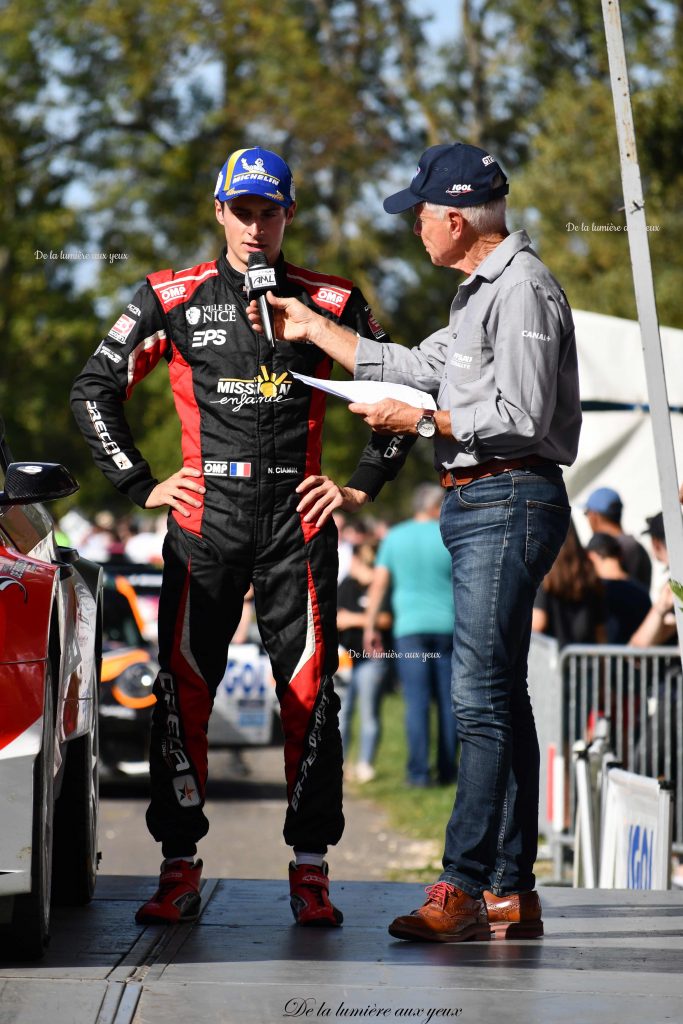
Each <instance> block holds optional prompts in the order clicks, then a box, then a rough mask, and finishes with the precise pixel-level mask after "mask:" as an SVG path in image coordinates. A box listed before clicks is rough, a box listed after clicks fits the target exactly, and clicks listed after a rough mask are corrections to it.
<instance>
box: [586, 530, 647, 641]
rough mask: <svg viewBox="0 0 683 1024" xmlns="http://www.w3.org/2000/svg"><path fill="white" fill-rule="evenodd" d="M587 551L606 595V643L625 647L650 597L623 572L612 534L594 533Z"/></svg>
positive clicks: (640, 619)
mask: <svg viewBox="0 0 683 1024" xmlns="http://www.w3.org/2000/svg"><path fill="white" fill-rule="evenodd" d="M586 551H587V553H588V557H589V558H590V560H591V562H592V563H593V565H594V567H595V571H596V573H597V574H598V576H599V577H600V579H601V580H602V585H603V588H604V592H605V615H606V622H605V626H606V630H607V643H608V644H627V643H628V642H629V640H630V638H631V635H632V634H633V633H634V632H635V631H636V629H637V628H638V626H640V624H641V622H642V621H643V619H644V618H645V616H646V615H647V613H648V612H649V610H650V606H651V603H652V602H651V601H650V595H649V594H648V592H647V590H646V589H645V587H643V586H642V585H641V584H640V583H636V581H635V580H634V579H632V578H631V577H630V576H629V575H628V573H627V572H626V570H625V569H624V567H623V565H622V562H621V545H620V544H619V541H618V540H617V538H616V537H614V536H613V535H612V534H609V533H594V534H593V536H592V537H591V539H590V541H589V542H588V545H587V547H586Z"/></svg>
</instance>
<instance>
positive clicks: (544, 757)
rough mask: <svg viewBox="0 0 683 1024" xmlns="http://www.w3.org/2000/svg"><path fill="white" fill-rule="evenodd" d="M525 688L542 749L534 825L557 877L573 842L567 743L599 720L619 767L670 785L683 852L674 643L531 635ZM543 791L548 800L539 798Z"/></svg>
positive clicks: (682, 707) (676, 837) (680, 708)
mask: <svg viewBox="0 0 683 1024" xmlns="http://www.w3.org/2000/svg"><path fill="white" fill-rule="evenodd" d="M529 692H530V696H531V700H532V704H533V708H534V715H535V718H536V728H537V731H538V736H539V745H540V748H541V799H540V809H539V828H540V831H541V832H543V833H544V834H545V835H546V836H547V838H548V840H549V842H550V845H551V849H552V852H553V859H554V861H555V868H556V874H557V875H558V877H561V875H562V860H563V858H562V848H563V847H565V846H567V845H569V846H572V845H573V839H574V837H573V834H572V831H571V829H572V824H571V823H572V822H573V820H574V808H575V803H576V793H575V780H574V776H573V772H572V770H571V767H572V760H571V759H572V747H573V745H574V743H575V742H576V741H577V740H586V741H588V742H589V741H590V740H591V739H592V738H593V733H594V730H595V724H596V722H597V720H598V719H599V718H605V719H607V721H608V723H609V745H610V747H611V749H612V750H613V751H614V753H615V755H616V758H617V760H618V761H619V762H620V763H621V764H622V766H623V767H624V768H625V769H627V770H629V771H632V772H637V773H638V774H640V775H650V776H653V777H656V778H663V779H667V780H668V781H670V782H671V783H673V785H674V787H675V792H674V831H673V849H674V851H676V852H677V853H683V672H682V671H681V660H680V656H679V652H678V648H676V647H673V648H672V647H647V648H641V649H638V648H634V647H621V646H602V645H585V646H583V645H582V646H578V645H571V646H568V647H564V648H563V649H562V650H560V649H559V647H558V645H557V642H556V641H554V640H551V639H550V638H549V637H542V636H539V635H537V634H534V636H533V637H532V643H531V651H530V657H529ZM544 794H545V800H544Z"/></svg>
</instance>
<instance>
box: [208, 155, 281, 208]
mask: <svg viewBox="0 0 683 1024" xmlns="http://www.w3.org/2000/svg"><path fill="white" fill-rule="evenodd" d="M213 194H214V196H215V198H216V199H218V201H219V202H221V203H225V202H229V201H230V200H231V199H235V198H236V197H237V196H263V197H264V198H265V199H270V200H272V202H274V203H278V204H279V205H280V206H284V207H285V209H287V208H288V207H290V206H291V205H292V203H293V202H294V182H293V181H292V172H291V171H290V169H289V167H288V166H287V164H286V163H285V161H284V160H283V159H282V157H281V156H278V155H277V153H271V152H270V150H269V149H261V148H260V147H259V146H256V147H255V148H254V149H236V150H235V152H234V153H231V154H230V156H229V157H228V159H227V160H226V161H225V163H224V164H223V166H222V167H221V170H220V173H219V175H218V180H217V181H216V188H215V189H214V193H213Z"/></svg>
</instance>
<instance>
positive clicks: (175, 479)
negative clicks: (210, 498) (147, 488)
mask: <svg viewBox="0 0 683 1024" xmlns="http://www.w3.org/2000/svg"><path fill="white" fill-rule="evenodd" d="M201 475H202V474H201V473H200V472H199V470H198V469H190V468H189V467H188V466H183V468H182V469H179V470H178V472H177V473H174V474H173V476H169V477H168V479H167V480H162V481H161V483H160V484H157V485H156V487H155V488H154V490H153V491H151V492H150V495H149V497H148V498H147V501H146V502H145V508H161V506H162V505H170V506H171V508H174V509H176V511H177V512H180V514H181V515H183V516H185V517H186V518H187V517H188V516H189V515H190V513H189V511H188V509H187V508H186V507H185V506H186V505H191V506H192V507H193V508H201V507H202V505H203V504H204V499H203V498H201V497H200V498H196V497H194V495H195V494H198V495H202V494H205V493H206V488H205V487H202V485H201V484H199V483H197V482H196V479H193V477H194V478H196V477H198V476H201Z"/></svg>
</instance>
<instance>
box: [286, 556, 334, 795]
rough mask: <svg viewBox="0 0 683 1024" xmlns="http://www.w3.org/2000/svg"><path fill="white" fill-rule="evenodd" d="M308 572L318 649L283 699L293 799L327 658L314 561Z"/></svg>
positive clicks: (288, 771)
mask: <svg viewBox="0 0 683 1024" xmlns="http://www.w3.org/2000/svg"><path fill="white" fill-rule="evenodd" d="M307 573H308V594H309V597H310V599H311V608H312V611H313V633H314V636H315V649H314V651H313V654H312V655H311V657H310V658H309V659H308V661H307V662H306V663H305V664H304V665H302V666H301V669H300V670H299V672H297V674H296V675H295V676H293V677H292V678H291V680H290V681H289V685H288V686H287V690H286V691H285V694H284V696H283V698H282V700H281V702H280V714H281V716H282V727H283V730H284V734H285V778H286V780H287V798H288V799H289V800H291V797H292V793H293V790H294V786H295V785H296V776H297V770H298V768H299V764H300V763H301V758H302V755H303V752H304V742H305V739H306V734H307V732H308V727H309V723H310V720H311V714H312V712H313V708H314V707H315V702H316V698H317V696H318V691H319V690H320V679H321V676H322V668H323V663H324V659H325V645H324V643H323V631H322V622H321V619H320V609H319V607H318V598H317V595H316V592H315V586H314V584H313V576H312V575H311V567H310V565H309V566H308V567H307ZM306 637H307V638H308V628H307V630H306Z"/></svg>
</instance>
